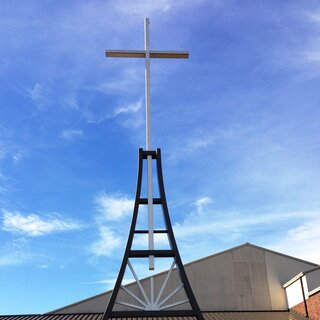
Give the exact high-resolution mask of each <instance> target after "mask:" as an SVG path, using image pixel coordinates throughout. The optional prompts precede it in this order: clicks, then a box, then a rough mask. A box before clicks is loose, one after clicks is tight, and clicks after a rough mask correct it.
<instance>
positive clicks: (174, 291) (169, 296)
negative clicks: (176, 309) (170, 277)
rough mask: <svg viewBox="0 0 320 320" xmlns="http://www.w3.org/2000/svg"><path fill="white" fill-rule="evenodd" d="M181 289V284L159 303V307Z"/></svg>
mask: <svg viewBox="0 0 320 320" xmlns="http://www.w3.org/2000/svg"><path fill="white" fill-rule="evenodd" d="M181 288H183V284H181V285H180V286H179V287H177V288H176V289H174V290H173V291H172V292H171V293H170V294H169V295H168V296H167V297H166V298H165V299H163V300H162V301H161V302H160V303H159V307H160V306H161V305H163V304H164V303H165V302H167V301H168V300H169V299H170V298H171V297H173V296H174V295H175V294H176V293H177V292H178V291H179V290H180V289H181Z"/></svg>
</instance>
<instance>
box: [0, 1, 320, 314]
mask: <svg viewBox="0 0 320 320" xmlns="http://www.w3.org/2000/svg"><path fill="white" fill-rule="evenodd" d="M0 7H1V21H0V24H1V28H0V43H1V51H0V61H1V64H0V82H1V85H0V105H1V108H0V204H1V205H0V208H1V211H0V301H1V303H0V313H1V314H15V313H38V312H45V311H49V310H52V309H55V308H58V307H60V306H63V305H66V304H69V303H72V302H74V301H76V300H79V299H83V298H86V297H88V296H90V295H94V294H98V293H101V292H103V291H104V290H106V289H107V288H110V287H112V284H113V281H114V279H115V277H116V276H117V272H118V268H119V266H120V262H121V259H122V254H123V250H124V246H125V243H126V237H127V233H128V228H129V224H130V216H131V213H132V206H133V198H134V194H135V184H136V172H137V153H138V148H139V147H143V146H144V144H145V142H144V125H145V123H144V62H143V60H135V59H110V60H107V59H106V58H105V56H104V51H105V49H142V48H143V19H144V17H149V18H150V20H151V25H150V32H151V48H152V49H158V50H189V51H190V59H189V60H153V61H152V65H151V83H152V89H151V94H152V96H151V104H152V126H153V145H154V147H161V149H162V158H163V169H164V178H165V185H166V193H167V200H168V204H169V209H170V213H171V217H172V221H173V224H174V230H175V233H176V237H177V241H178V246H179V248H180V253H181V256H182V259H183V261H185V262H188V261H191V260H193V259H196V258H200V257H203V256H205V255H209V254H212V253H215V252H218V251H221V250H224V249H228V248H230V247H233V246H236V245H239V244H242V243H244V242H251V243H254V244H257V245H260V246H264V247H267V248H270V249H274V250H278V251H281V252H283V253H286V254H290V255H294V256H296V257H299V258H302V259H307V260H310V261H313V262H316V263H320V253H319V252H320V251H319V247H320V239H319V227H320V198H319V193H320V171H319V169H320V165H319V163H320V159H319V158H320V149H319V146H320V138H319V137H320V134H319V126H320V111H319V104H320V85H319V83H320V82H319V80H320V54H319V52H320V35H319V30H320V5H319V2H318V1H304V2H302V1H253V0H252V1H249V0H248V1H247V0H245V1H232V0H225V1H223V0H217V1H214V0H212V1H209V0H198V1H183V0H158V1H142V0H136V1H124V0H119V1H99V0H95V1H90V2H88V1H81V0H80V1H67V2H66V1H64V2H61V1H32V0H30V1H23V2H22V1H1V2H0ZM141 223H142V222H141ZM138 268H139V267H138ZM143 270H144V269H143V268H142V267H141V268H140V272H141V273H142V275H144V273H143V272H144V271H143Z"/></svg>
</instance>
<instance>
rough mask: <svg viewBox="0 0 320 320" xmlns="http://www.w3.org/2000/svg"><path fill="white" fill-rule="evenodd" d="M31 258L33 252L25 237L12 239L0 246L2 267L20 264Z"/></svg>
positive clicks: (0, 264)
mask: <svg viewBox="0 0 320 320" xmlns="http://www.w3.org/2000/svg"><path fill="white" fill-rule="evenodd" d="M31 258H32V254H31V252H30V249H29V247H28V245H27V241H26V239H24V238H19V239H15V240H12V241H10V242H8V243H6V244H5V245H4V246H3V247H2V248H0V267H1V266H11V265H19V264H22V263H25V262H27V261H29V260H31Z"/></svg>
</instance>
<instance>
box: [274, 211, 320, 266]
mask: <svg viewBox="0 0 320 320" xmlns="http://www.w3.org/2000/svg"><path fill="white" fill-rule="evenodd" d="M319 215H320V214H319ZM319 228H320V218H319V217H316V218H313V219H309V220H308V222H302V223H301V224H300V225H298V226H297V227H294V228H291V229H289V230H288V231H286V232H284V234H283V238H279V239H277V243H273V244H271V245H270V248H272V249H274V250H276V251H280V252H283V253H286V254H290V255H293V256H295V257H298V258H301V259H305V260H307V261H311V262H315V263H319V264H320V250H319V248H320V236H319Z"/></svg>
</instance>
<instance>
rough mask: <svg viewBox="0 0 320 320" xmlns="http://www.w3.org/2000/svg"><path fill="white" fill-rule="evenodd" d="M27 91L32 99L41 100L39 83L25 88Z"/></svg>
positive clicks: (41, 94) (42, 97) (41, 93)
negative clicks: (30, 87)
mask: <svg viewBox="0 0 320 320" xmlns="http://www.w3.org/2000/svg"><path fill="white" fill-rule="evenodd" d="M27 91H28V93H29V97H30V99H31V100H32V101H35V102H41V101H43V99H44V96H43V89H42V86H41V85H40V84H39V83H36V84H35V85H34V87H33V88H32V89H30V90H27Z"/></svg>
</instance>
